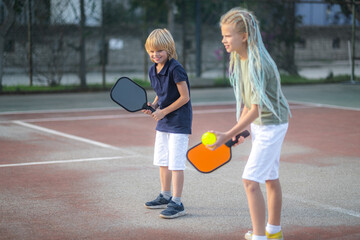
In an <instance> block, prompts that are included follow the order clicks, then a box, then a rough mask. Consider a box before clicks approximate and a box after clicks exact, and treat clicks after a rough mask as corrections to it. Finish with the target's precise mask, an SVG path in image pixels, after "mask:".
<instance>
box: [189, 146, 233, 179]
mask: <svg viewBox="0 0 360 240" xmlns="http://www.w3.org/2000/svg"><path fill="white" fill-rule="evenodd" d="M186 157H187V159H188V160H189V162H190V163H191V164H192V165H193V166H194V167H195V168H196V170H198V171H199V172H202V173H210V172H212V171H214V170H216V169H217V168H219V167H221V166H223V165H224V164H226V163H227V162H229V161H230V159H231V149H230V148H229V147H227V146H226V145H225V144H224V145H222V146H221V147H219V148H217V149H216V150H214V151H211V150H209V149H208V148H206V147H205V145H204V144H202V143H199V144H198V145H196V146H194V147H193V148H191V149H189V151H188V152H187V156H186Z"/></svg>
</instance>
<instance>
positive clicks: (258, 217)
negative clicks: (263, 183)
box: [243, 179, 265, 236]
mask: <svg viewBox="0 0 360 240" xmlns="http://www.w3.org/2000/svg"><path fill="white" fill-rule="evenodd" d="M243 183H244V187H245V191H246V196H247V199H248V204H249V210H250V216H251V222H252V227H253V234H254V235H257V236H265V200H264V196H263V194H262V192H261V189H260V184H259V183H258V182H255V181H251V180H247V179H243Z"/></svg>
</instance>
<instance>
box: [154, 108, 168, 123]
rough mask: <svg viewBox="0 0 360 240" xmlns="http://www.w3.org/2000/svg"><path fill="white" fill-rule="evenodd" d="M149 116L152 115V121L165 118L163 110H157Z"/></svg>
mask: <svg viewBox="0 0 360 240" xmlns="http://www.w3.org/2000/svg"><path fill="white" fill-rule="evenodd" d="M151 115H152V117H153V119H155V120H156V121H160V120H161V119H163V118H164V117H165V115H166V114H165V112H164V110H162V109H159V108H158V109H156V111H155V112H153V113H152V114H151Z"/></svg>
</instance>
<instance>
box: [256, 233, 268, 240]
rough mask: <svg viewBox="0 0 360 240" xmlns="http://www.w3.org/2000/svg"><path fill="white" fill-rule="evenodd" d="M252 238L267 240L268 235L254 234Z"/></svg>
mask: <svg viewBox="0 0 360 240" xmlns="http://www.w3.org/2000/svg"><path fill="white" fill-rule="evenodd" d="M252 240H267V237H266V236H258V235H254V234H253V235H252Z"/></svg>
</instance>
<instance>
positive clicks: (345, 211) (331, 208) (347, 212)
mask: <svg viewBox="0 0 360 240" xmlns="http://www.w3.org/2000/svg"><path fill="white" fill-rule="evenodd" d="M283 196H284V197H285V198H288V199H291V200H294V201H297V202H301V203H303V204H308V205H313V206H316V207H319V208H323V209H325V210H328V211H333V212H337V213H341V214H345V215H350V216H353V217H357V218H360V213H359V212H356V211H353V210H348V209H345V208H341V207H334V206H331V205H328V204H323V203H319V202H316V201H312V200H306V199H301V198H299V197H293V196H291V195H288V194H283Z"/></svg>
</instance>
